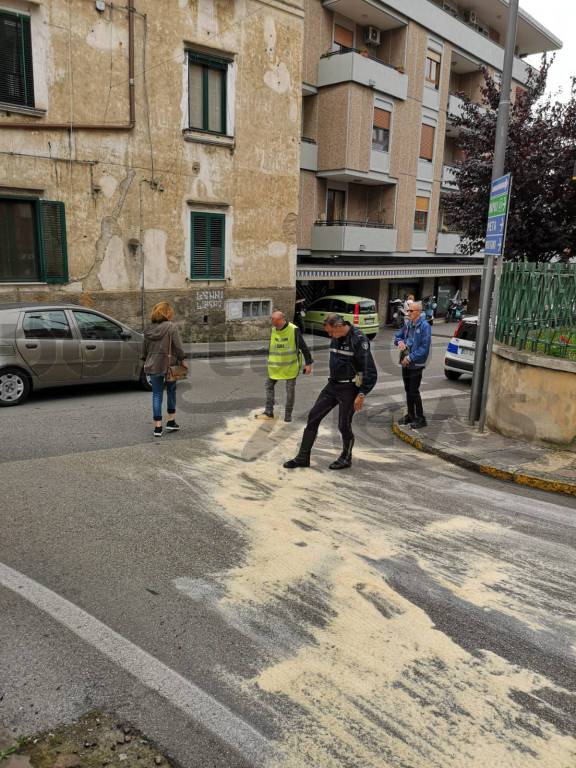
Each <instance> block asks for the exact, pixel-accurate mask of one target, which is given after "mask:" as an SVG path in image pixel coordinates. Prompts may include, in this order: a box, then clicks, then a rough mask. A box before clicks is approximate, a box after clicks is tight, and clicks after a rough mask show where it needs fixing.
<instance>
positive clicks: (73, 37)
mask: <svg viewBox="0 0 576 768" xmlns="http://www.w3.org/2000/svg"><path fill="white" fill-rule="evenodd" d="M302 41H303V10H302V8H301V7H300V6H299V1H298V0H287V1H286V2H285V1H284V0H164V1H163V2H160V1H159V0H120V2H119V3H118V2H116V0H114V2H110V1H109V0H0V302H5V301H18V300H19V301H28V300H49V301H53V300H56V299H58V300H64V301H73V302H77V303H79V304H83V305H85V306H96V307H98V308H100V309H102V310H103V311H107V312H109V313H110V314H112V315H113V316H116V317H118V318H119V319H121V320H123V321H125V322H128V323H130V324H131V325H133V326H134V327H137V328H138V327H140V325H141V323H142V322H143V319H145V318H146V317H147V315H148V313H149V311H150V308H151V306H152V305H153V304H154V303H155V302H157V301H159V300H164V299H166V300H169V301H172V302H174V304H175V305H176V308H177V315H178V317H179V318H180V319H181V321H182V326H183V331H184V335H185V337H186V338H187V339H194V340H199V341H202V340H208V339H222V338H228V339H235V338H236V339H237V338H247V337H261V336H262V335H263V334H264V333H266V332H267V328H268V325H269V315H270V312H271V309H272V308H273V307H274V306H279V307H281V308H285V309H286V310H291V309H292V307H293V303H294V292H295V288H294V287H295V267H296V246H297V243H296V231H297V211H298V182H299V138H300V91H301V71H302ZM279 150H281V151H279ZM265 329H266V330H265Z"/></svg>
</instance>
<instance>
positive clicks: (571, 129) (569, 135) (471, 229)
mask: <svg viewBox="0 0 576 768" xmlns="http://www.w3.org/2000/svg"><path fill="white" fill-rule="evenodd" d="M552 63H553V58H552V59H550V60H548V59H547V57H546V56H544V57H543V58H542V65H541V68H540V71H536V70H533V71H532V72H531V73H530V75H529V79H528V82H527V84H526V88H525V89H524V90H522V91H520V90H519V91H518V92H517V94H516V98H515V100H514V104H513V105H512V107H511V111H510V126H509V134H508V137H509V138H508V148H507V152H506V166H505V168H506V172H510V173H511V174H512V177H513V180H512V198H511V201H510V216H509V219H508V232H507V238H506V253H505V258H506V259H508V260H514V261H549V260H550V259H552V258H555V259H556V258H558V257H561V258H566V257H567V254H568V256H569V255H570V254H571V253H576V185H574V183H573V181H572V176H573V169H574V163H575V160H576V78H573V80H572V89H571V97H570V100H569V101H568V102H567V103H561V102H558V101H557V100H555V99H554V97H553V96H550V95H548V96H545V95H544V93H545V90H546V80H547V77H548V70H549V69H550V66H551V64H552ZM483 75H484V87H483V89H482V94H483V103H482V104H481V105H480V104H476V103H474V102H472V101H471V100H470V99H469V98H468V97H467V96H465V95H464V94H459V95H460V96H461V98H462V99H463V102H464V107H463V110H462V114H461V116H458V117H454V118H453V123H454V125H455V126H457V127H458V128H459V129H460V132H459V137H458V146H459V147H460V148H461V149H462V150H463V157H464V160H462V161H461V162H460V163H459V164H458V166H457V171H456V175H457V180H458V186H459V189H458V191H457V192H455V193H454V194H452V195H450V196H449V198H448V199H447V201H446V209H445V210H446V215H447V218H448V219H449V221H450V223H451V224H452V225H454V226H455V228H456V229H458V231H459V232H461V233H463V239H462V242H461V245H460V252H461V253H463V254H473V253H477V252H478V251H480V250H481V249H482V248H483V247H484V235H485V232H486V221H487V216H488V198H489V194H490V191H489V190H490V179H491V175H492V159H493V155H494V137H495V131H496V117H497V112H498V102H499V99H500V89H499V86H498V85H497V83H496V82H495V81H494V79H493V78H492V77H491V76H490V74H489V72H488V71H487V70H486V69H484V70H483Z"/></svg>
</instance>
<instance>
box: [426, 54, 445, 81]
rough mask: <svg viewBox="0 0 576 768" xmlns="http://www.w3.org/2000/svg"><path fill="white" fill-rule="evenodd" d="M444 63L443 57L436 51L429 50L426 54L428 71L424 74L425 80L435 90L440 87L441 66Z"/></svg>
mask: <svg viewBox="0 0 576 768" xmlns="http://www.w3.org/2000/svg"><path fill="white" fill-rule="evenodd" d="M441 63H442V57H441V56H440V54H439V53H436V51H431V50H430V49H428V52H427V53H426V71H425V74H424V78H425V80H426V84H427V85H430V86H432V87H433V88H436V90H438V88H439V87H440V65H441Z"/></svg>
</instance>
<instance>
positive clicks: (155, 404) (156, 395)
mask: <svg viewBox="0 0 576 768" xmlns="http://www.w3.org/2000/svg"><path fill="white" fill-rule="evenodd" d="M173 319H174V309H173V308H172V307H171V306H170V304H168V302H167V301H161V302H160V303H159V304H156V306H155V307H154V308H153V309H152V314H151V316H150V320H151V321H152V324H151V325H149V326H148V328H146V330H145V331H144V354H145V356H146V362H145V363H144V373H146V374H147V376H148V377H149V378H150V383H151V384H152V411H153V419H154V422H155V426H154V437H162V434H163V430H162V398H163V395H164V384H166V395H167V399H168V421H167V422H166V431H167V432H176V431H177V430H179V429H180V426H179V425H178V424H177V423H176V381H175V380H168V381H167V380H166V378H167V373H168V369H169V368H170V367H171V366H173V365H182V366H183V367H184V368H187V367H188V366H187V365H186V363H185V362H184V357H185V352H184V349H183V347H182V341H181V339H180V334H179V333H178V328H177V327H176V326H175V325H174V323H173V322H172V320H173Z"/></svg>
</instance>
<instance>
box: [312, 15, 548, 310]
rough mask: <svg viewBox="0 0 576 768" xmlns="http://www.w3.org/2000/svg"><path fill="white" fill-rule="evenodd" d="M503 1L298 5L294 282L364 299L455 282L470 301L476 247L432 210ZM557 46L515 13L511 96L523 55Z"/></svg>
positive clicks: (493, 65) (432, 290) (438, 207)
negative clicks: (458, 118)
mask: <svg viewBox="0 0 576 768" xmlns="http://www.w3.org/2000/svg"><path fill="white" fill-rule="evenodd" d="M507 14H508V6H507V4H506V3H505V2H504V0H482V1H480V0H462V2H460V1H459V2H457V3H456V2H452V0H450V2H443V1H442V0H386V1H385V2H380V0H377V1H376V2H374V0H305V37H304V66H303V83H302V101H303V108H302V143H301V161H300V168H301V174H300V216H299V220H298V265H297V281H298V282H297V288H298V293H299V295H300V296H305V297H307V298H309V299H311V298H315V297H317V296H321V295H325V294H326V293H352V294H357V295H361V296H368V297H371V298H374V299H376V300H377V301H378V303H379V310H380V319H381V321H386V320H387V319H388V308H389V302H390V301H391V300H392V299H394V298H397V297H401V298H402V297H404V295H406V294H408V293H414V294H415V295H417V296H422V297H425V296H427V295H430V294H434V295H436V296H437V297H438V303H439V312H440V313H442V311H443V310H444V309H445V307H446V305H447V302H448V299H449V298H450V296H451V295H453V294H454V293H455V292H456V291H457V290H460V291H461V295H462V296H465V297H468V298H469V301H470V307H471V308H472V309H475V308H476V307H477V304H478V298H479V289H480V275H481V269H482V254H481V253H479V254H477V255H475V256H471V257H465V256H461V255H459V254H458V253H457V245H458V243H459V240H460V236H459V233H458V232H454V231H452V228H451V227H450V224H449V222H448V221H447V220H446V217H445V215H444V212H443V203H444V200H445V199H446V196H447V195H449V194H450V193H451V191H453V190H454V182H455V178H454V164H455V163H456V162H457V161H458V160H459V150H458V147H457V135H456V129H455V127H454V125H453V124H452V122H451V116H454V115H457V114H458V112H459V110H461V108H462V100H461V94H463V93H466V94H467V95H468V96H469V97H470V98H472V99H473V100H477V101H480V100H481V91H480V89H481V86H482V83H483V77H482V73H481V70H480V68H481V67H487V68H488V69H489V71H491V72H492V73H493V74H494V75H495V77H499V75H500V73H501V69H502V66H503V58H504V50H503V48H502V45H503V42H504V39H505V34H506V27H507ZM559 47H561V42H560V41H559V40H558V39H557V38H556V37H554V35H552V34H551V33H550V32H548V31H547V30H546V29H544V27H542V25H541V24H539V23H538V22H537V21H536V20H535V19H533V18H532V17H530V16H529V15H528V14H526V13H524V12H523V11H521V13H520V18H519V23H518V33H517V49H516V58H515V61H514V70H513V93H514V92H516V89H518V88H522V86H523V84H525V83H526V79H527V77H528V73H529V70H530V67H529V65H528V64H527V63H526V62H525V61H523V57H524V56H526V55H528V54H533V53H539V52H543V51H550V50H554V49H557V48H559Z"/></svg>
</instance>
